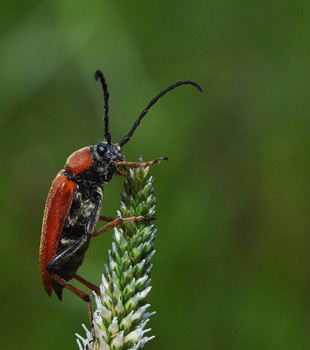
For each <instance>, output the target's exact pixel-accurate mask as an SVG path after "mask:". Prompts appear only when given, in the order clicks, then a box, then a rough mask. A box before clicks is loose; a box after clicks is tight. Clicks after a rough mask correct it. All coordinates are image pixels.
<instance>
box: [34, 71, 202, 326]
mask: <svg viewBox="0 0 310 350" xmlns="http://www.w3.org/2000/svg"><path fill="white" fill-rule="evenodd" d="M95 79H96V80H98V79H100V82H101V85H102V89H103V95H104V102H105V105H104V124H105V132H104V137H105V139H106V142H99V143H98V144H96V145H95V146H89V147H84V148H81V149H80V150H78V151H76V152H74V153H73V154H71V156H70V157H69V158H68V160H67V162H66V165H65V168H64V169H63V170H61V171H60V172H59V173H58V174H57V176H56V178H55V180H54V181H53V183H52V186H51V189H50V192H49V194H48V197H47V201H46V205H45V211H44V218H43V225H42V235H41V244H40V265H41V276H42V280H43V285H44V288H45V290H46V292H47V294H48V295H49V296H50V295H51V293H52V289H53V290H54V291H55V293H56V295H57V296H58V298H59V299H60V300H61V299H62V291H63V288H67V289H69V290H71V291H72V292H73V293H74V294H76V295H78V296H79V297H80V298H82V299H83V300H85V301H87V302H88V305H89V315H90V320H91V324H92V309H91V302H90V296H89V294H87V293H85V292H83V291H82V290H80V289H78V288H76V287H74V286H72V285H71V284H70V283H69V282H68V281H70V280H71V279H72V278H76V279H77V280H79V281H80V282H82V283H83V284H85V285H86V286H87V287H89V288H90V289H92V290H94V291H95V292H96V293H97V294H100V290H99V288H98V287H96V286H95V285H93V284H92V283H90V282H88V281H86V280H85V279H83V278H82V277H80V276H78V275H76V272H77V270H78V268H79V266H80V265H81V264H82V262H83V259H84V255H85V252H86V250H87V248H88V245H89V242H90V238H91V237H94V236H98V235H99V234H101V233H103V232H105V231H107V230H108V229H110V228H112V227H115V226H117V225H120V224H121V223H122V222H124V221H140V220H145V219H147V218H145V217H130V218H124V219H120V218H117V219H111V218H107V217H104V216H100V211H101V203H102V198H103V189H102V185H103V184H106V183H108V182H109V181H110V180H111V179H112V177H113V175H114V174H116V175H121V176H127V172H126V170H127V167H133V168H136V167H145V166H150V165H153V164H156V163H158V162H159V161H160V160H163V159H166V158H165V157H162V158H158V159H156V160H154V161H150V162H144V163H135V162H126V161H125V158H124V156H123V154H122V152H121V147H122V146H124V145H125V143H127V142H128V141H129V140H130V138H131V136H132V135H133V133H134V131H135V129H136V128H137V126H138V125H139V123H140V121H141V119H142V118H143V117H144V116H145V114H146V113H147V111H148V110H149V108H150V107H151V106H152V105H153V104H154V103H156V102H157V100H158V99H159V98H160V97H162V96H163V95H164V94H166V93H167V92H168V91H170V90H172V89H174V88H175V87H177V86H180V85H183V84H191V85H193V86H195V87H196V88H197V89H198V90H200V91H202V89H201V87H200V86H199V85H198V84H197V83H195V82H192V81H189V80H186V81H180V82H178V83H175V84H173V85H171V86H169V87H168V88H166V89H165V90H163V91H161V92H160V93H159V94H158V95H157V96H156V97H155V98H153V99H152V101H151V102H150V103H149V104H148V106H147V107H146V108H145V109H144V110H143V112H142V113H141V115H140V116H139V118H138V119H137V120H136V122H135V123H134V125H133V127H132V129H131V130H130V132H129V133H128V135H126V136H125V137H124V138H123V139H122V140H121V141H120V142H119V143H118V144H113V143H112V142H111V134H110V132H109V125H108V124H109V121H108V109H109V105H108V100H109V94H108V89H107V85H106V82H105V79H104V77H103V74H102V73H101V72H100V71H96V73H95ZM99 219H101V220H105V221H108V222H109V223H108V224H107V225H105V226H103V227H102V228H101V229H99V230H97V231H96V226H97V223H98V221H99ZM149 219H152V218H149Z"/></svg>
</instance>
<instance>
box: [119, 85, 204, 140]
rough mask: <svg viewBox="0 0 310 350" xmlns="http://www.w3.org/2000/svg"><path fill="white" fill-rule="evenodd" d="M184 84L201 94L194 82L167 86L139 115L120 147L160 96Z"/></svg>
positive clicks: (128, 138) (200, 89) (199, 88)
mask: <svg viewBox="0 0 310 350" xmlns="http://www.w3.org/2000/svg"><path fill="white" fill-rule="evenodd" d="M185 84H190V85H193V86H195V87H196V88H197V89H198V90H199V91H200V92H203V91H202V88H201V87H200V86H199V85H198V84H197V83H195V82H194V81H191V80H184V81H179V82H177V83H175V84H173V85H170V86H168V87H167V88H166V89H164V90H163V91H161V92H160V93H159V94H158V95H157V96H156V97H154V98H153V99H152V101H151V102H150V103H149V104H148V105H147V107H146V108H145V109H144V110H143V111H142V113H141V114H140V116H139V118H138V119H137V120H136V121H135V123H134V125H133V127H132V129H131V130H130V131H129V133H128V135H126V136H125V137H124V138H123V139H122V140H121V142H120V143H119V145H120V147H122V146H124V145H125V143H127V142H128V141H129V140H130V139H131V137H132V135H133V133H134V131H135V130H136V129H137V127H138V125H139V124H140V121H141V119H142V118H143V117H144V116H145V115H146V113H147V112H148V110H149V109H150V108H151V107H152V106H153V104H155V103H156V102H157V101H158V100H159V99H160V98H161V97H162V96H164V95H165V94H166V93H167V92H168V91H171V90H173V89H174V88H176V87H177V86H180V85H185Z"/></svg>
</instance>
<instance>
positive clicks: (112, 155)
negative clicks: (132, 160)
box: [90, 142, 125, 183]
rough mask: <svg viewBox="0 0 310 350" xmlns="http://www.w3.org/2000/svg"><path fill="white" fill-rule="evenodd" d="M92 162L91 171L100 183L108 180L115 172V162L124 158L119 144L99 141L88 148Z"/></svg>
mask: <svg viewBox="0 0 310 350" xmlns="http://www.w3.org/2000/svg"><path fill="white" fill-rule="evenodd" d="M90 152H91V155H92V158H93V161H94V164H93V167H92V168H93V169H92V170H93V172H94V176H95V177H97V179H98V181H99V182H100V183H107V182H109V181H110V180H111V179H112V177H113V175H114V174H115V171H116V168H117V162H118V161H122V160H125V158H124V156H123V154H122V151H121V148H120V146H119V145H117V144H116V145H114V144H113V143H111V144H109V143H107V142H99V143H98V144H97V145H95V146H93V147H91V149H90Z"/></svg>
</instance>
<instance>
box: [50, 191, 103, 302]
mask: <svg viewBox="0 0 310 350" xmlns="http://www.w3.org/2000/svg"><path fill="white" fill-rule="evenodd" d="M101 201H102V189H101V188H100V187H99V186H96V185H87V186H86V187H85V186H83V187H81V186H78V189H77V190H76V193H75V196H74V198H73V201H72V204H71V208H70V211H69V213H68V216H67V218H66V221H65V224H64V228H63V231H62V235H61V237H60V240H59V244H58V249H57V255H58V254H60V253H62V252H63V251H65V250H66V249H67V248H69V247H70V246H71V245H72V244H73V243H74V242H76V240H77V239H79V238H80V237H82V236H83V235H88V238H87V240H86V241H85V243H84V244H83V245H82V246H81V247H80V248H79V249H78V250H77V251H76V252H75V253H74V254H73V255H72V256H71V257H70V258H69V259H68V261H66V262H65V263H64V264H63V265H62V266H61V269H59V270H58V271H55V273H56V274H57V275H58V276H59V277H61V278H63V279H64V280H66V281H70V280H71V279H72V278H73V277H74V275H75V274H76V272H77V270H78V268H79V267H80V265H81V264H82V262H83V260H84V256H85V252H86V250H87V248H88V245H89V241H90V234H91V233H92V232H94V231H95V229H96V226H97V223H98V220H99V215H100V211H101ZM89 222H91V231H90V232H87V230H89ZM52 287H53V289H54V291H55V292H56V294H57V296H58V297H59V299H61V296H62V290H63V286H61V285H59V284H58V283H57V282H55V281H52Z"/></svg>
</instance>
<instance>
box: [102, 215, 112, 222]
mask: <svg viewBox="0 0 310 350" xmlns="http://www.w3.org/2000/svg"><path fill="white" fill-rule="evenodd" d="M99 220H102V221H107V222H111V221H113V220H115V218H110V217H109V216H103V215H100V216H99Z"/></svg>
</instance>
